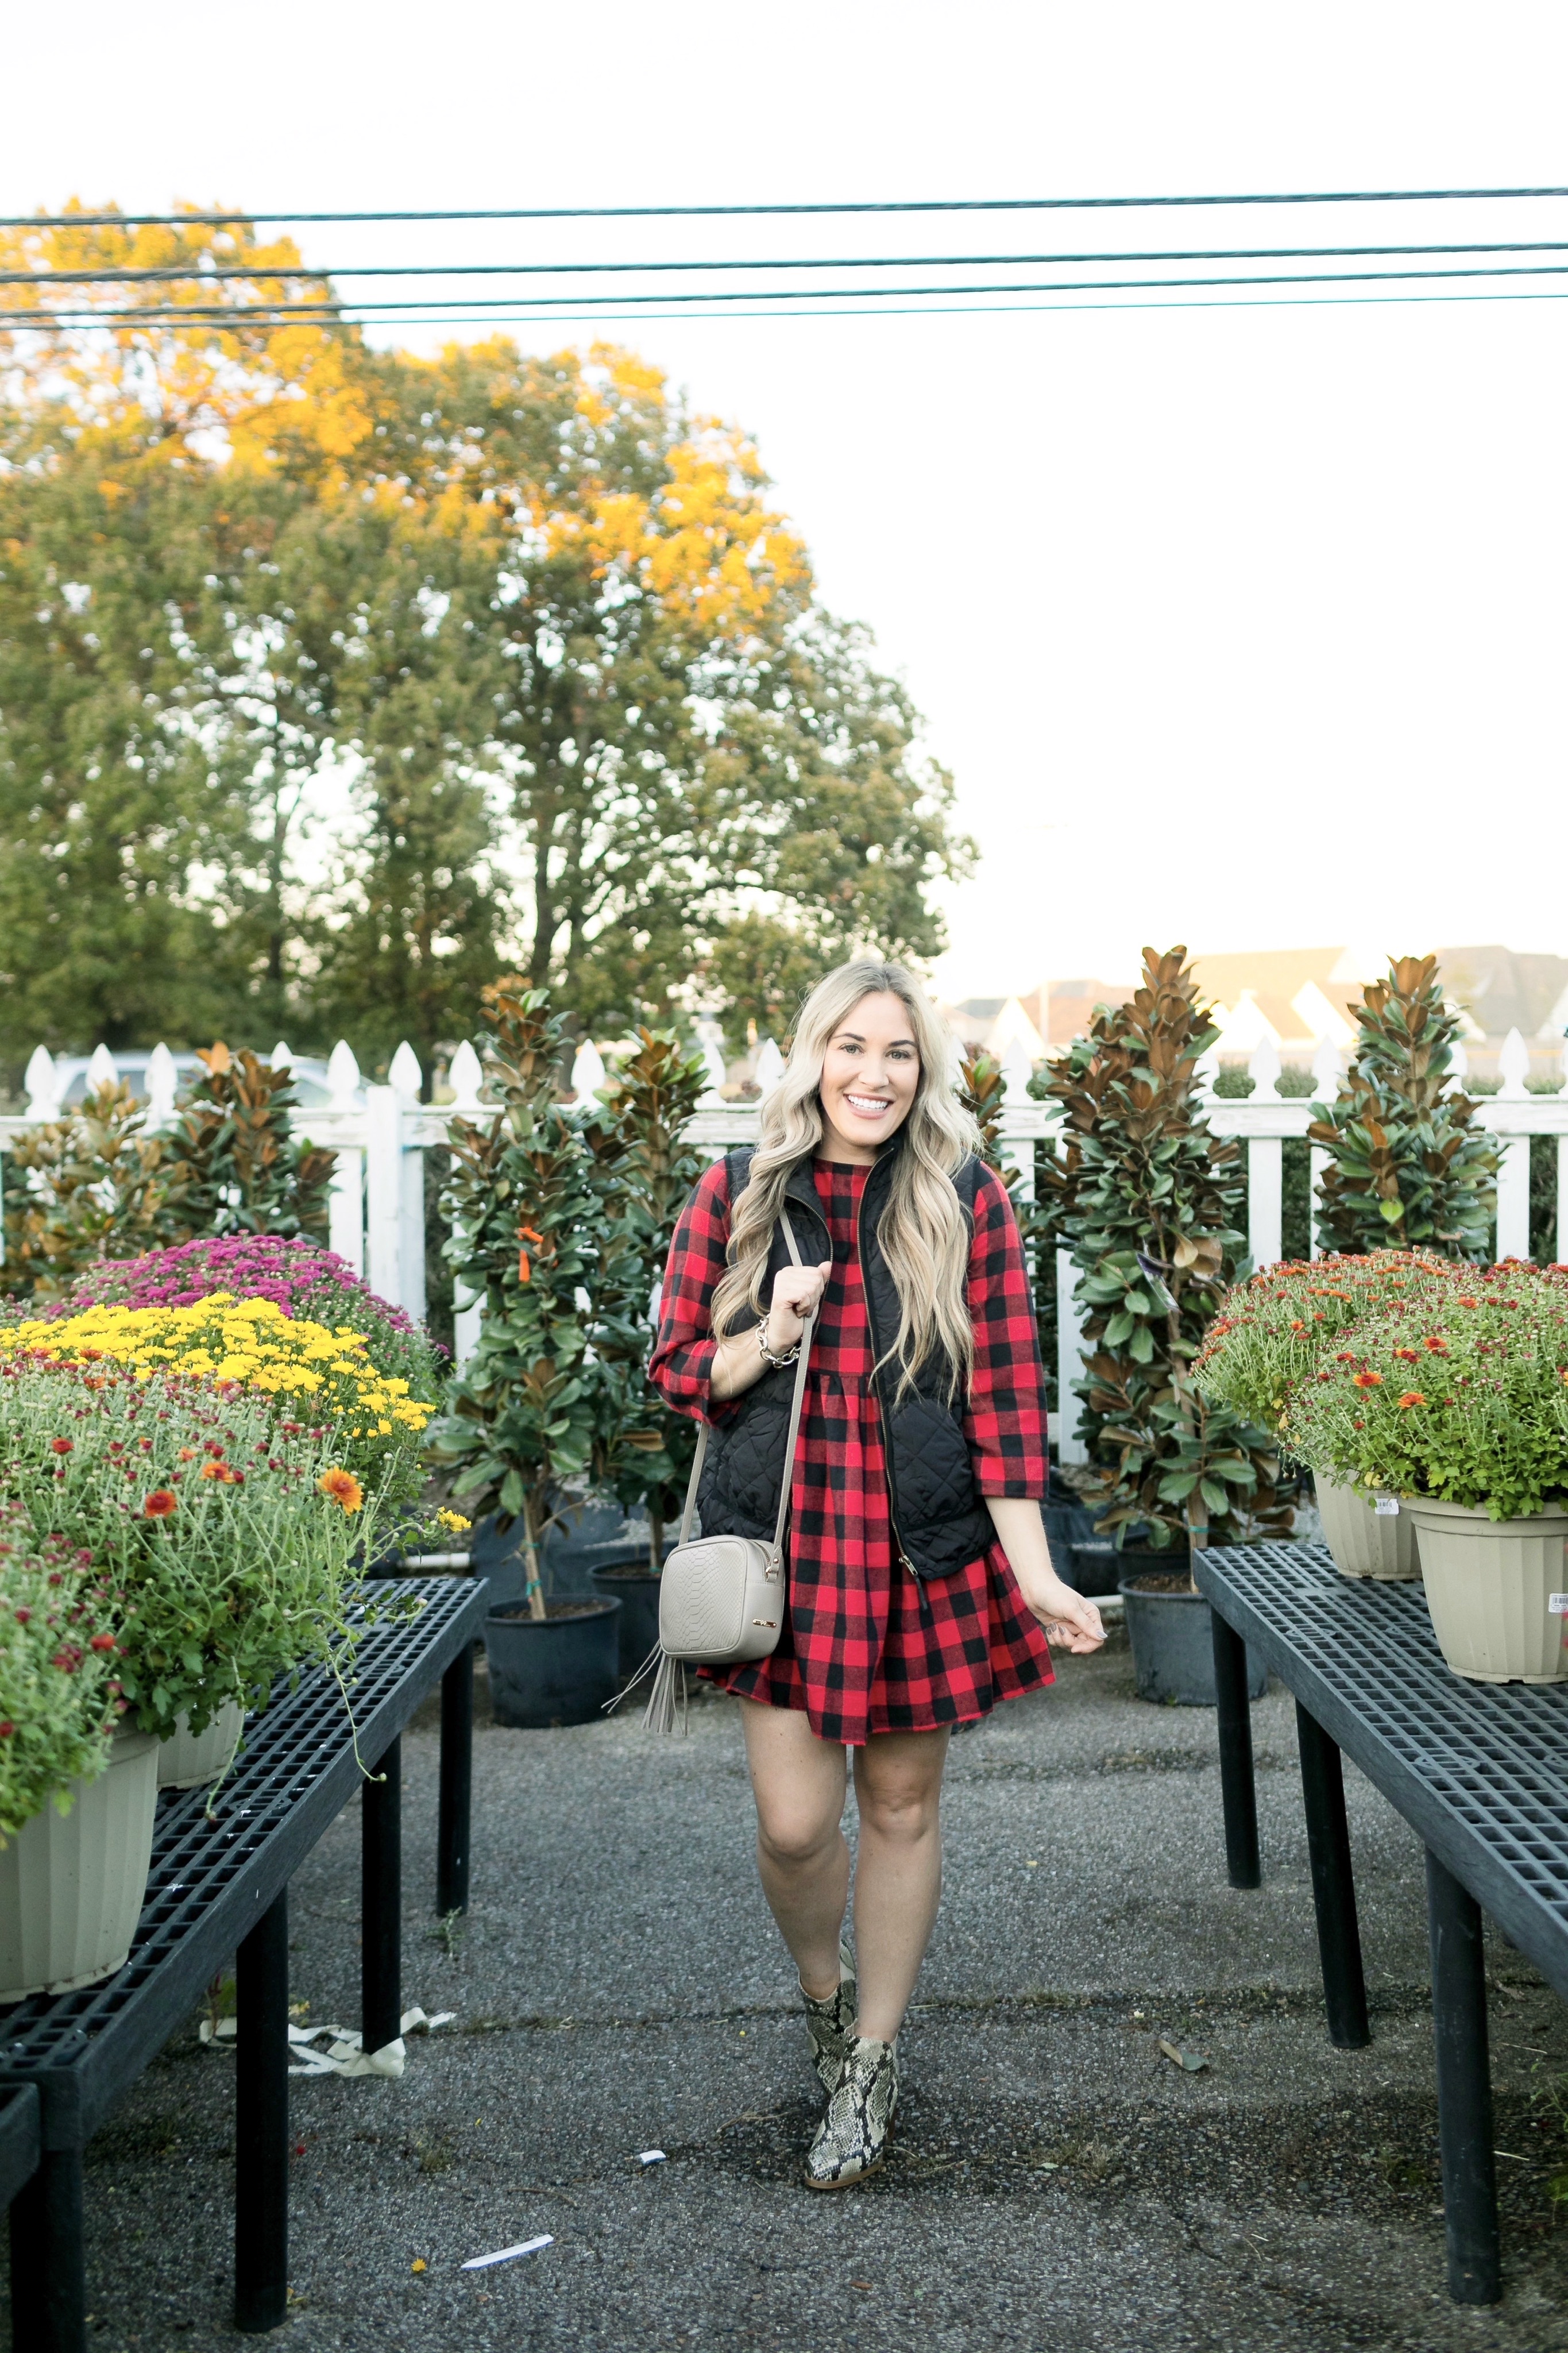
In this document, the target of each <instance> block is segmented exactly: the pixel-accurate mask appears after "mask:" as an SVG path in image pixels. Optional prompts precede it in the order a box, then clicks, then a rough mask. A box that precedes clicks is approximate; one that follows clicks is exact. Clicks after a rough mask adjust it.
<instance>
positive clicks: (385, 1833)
mask: <svg viewBox="0 0 1568 2353" xmlns="http://www.w3.org/2000/svg"><path fill="white" fill-rule="evenodd" d="M360 1862H361V1898H362V1900H361V1914H362V1917H361V1938H362V1943H361V1952H360V1997H361V1999H360V2031H361V2032H362V2033H363V2037H364V2047H365V2050H366V2051H367V2052H371V2051H384V2049H385V2048H386V2045H387V2044H388V2043H389V2042H396V2040H397V2037H398V2035H399V2034H400V2033H401V2032H402V2030H403V1983H402V1980H403V1744H402V1742H401V1741H400V1740H395V1741H393V1743H392V1744H391V1746H390V1747H388V1748H387V1749H386V1751H385V1752H384V1755H383V1756H382V1757H381V1758H380V1759H379V1760H378V1762H377V1764H376V1766H375V1767H374V1774H373V1777H372V1778H371V1779H370V1780H368V1781H366V1782H365V1783H364V1785H363V1789H362V1790H361V1793H360Z"/></svg>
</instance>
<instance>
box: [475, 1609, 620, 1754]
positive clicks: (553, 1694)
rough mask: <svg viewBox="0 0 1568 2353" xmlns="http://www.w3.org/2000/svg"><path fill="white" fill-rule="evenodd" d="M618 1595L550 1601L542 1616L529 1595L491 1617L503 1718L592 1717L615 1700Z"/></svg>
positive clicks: (498, 1708)
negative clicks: (532, 1607) (615, 1598)
mask: <svg viewBox="0 0 1568 2353" xmlns="http://www.w3.org/2000/svg"><path fill="white" fill-rule="evenodd" d="M620 1614H621V1605H620V1603H619V1602H618V1601H608V1600H594V1601H551V1602H547V1603H546V1605H545V1615H544V1616H543V1617H542V1618H533V1617H531V1616H530V1614H529V1610H528V1605H527V1604H526V1602H521V1601H514V1602H510V1603H508V1604H507V1605H506V1606H505V1607H503V1608H502V1609H492V1610H491V1611H490V1613H489V1617H488V1618H487V1619H486V1620H485V1656H486V1658H487V1659H488V1660H489V1671H490V1700H491V1703H492V1704H493V1706H494V1708H495V1716H496V1722H497V1723H498V1724H504V1725H510V1727H511V1728H512V1729H513V1730H514V1731H531V1730H536V1729H541V1728H542V1727H545V1726H548V1725H562V1724H591V1723H592V1722H593V1721H594V1719H595V1717H596V1716H597V1715H598V1714H599V1712H600V1710H601V1709H602V1708H603V1706H604V1704H605V1701H606V1700H610V1699H614V1697H615V1695H616V1683H617V1680H618V1678H617V1675H616V1668H617V1665H618V1663H619V1648H620V1646H619V1642H618V1641H617V1639H616V1637H617V1627H618V1620H619V1618H620Z"/></svg>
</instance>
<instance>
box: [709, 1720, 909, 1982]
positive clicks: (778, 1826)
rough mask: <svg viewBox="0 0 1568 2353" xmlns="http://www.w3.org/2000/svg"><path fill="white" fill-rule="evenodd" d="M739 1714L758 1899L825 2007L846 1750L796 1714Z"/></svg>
mask: <svg viewBox="0 0 1568 2353" xmlns="http://www.w3.org/2000/svg"><path fill="white" fill-rule="evenodd" d="M740 1709H741V1724H742V1728H743V1730H744V1733H745V1737H746V1763H747V1766H748V1767H749V1768H750V1771H751V1776H752V1795H753V1796H754V1797H755V1799H756V1801H757V1871H758V1874H759V1876H760V1877H761V1879H762V1883H763V1894H764V1895H765V1896H766V1897H767V1899H768V1903H769V1905H770V1907H771V1909H772V1911H773V1918H774V1919H775V1920H776V1921H777V1922H778V1924H779V1928H780V1931H781V1932H782V1934H783V1936H784V1943H785V1944H786V1945H787V1946H788V1947H789V1949H790V1952H791V1954H792V1955H793V1956H794V1959H795V1968H797V1969H798V1970H799V1972H800V1981H801V1984H802V1986H803V1987H804V1988H805V1991H806V1992H807V1993H808V1994H810V1995H812V1996H813V1998H814V1999H815V2000H818V2001H826V2000H828V1999H829V1998H830V1997H831V1995H832V1994H833V1992H834V1990H835V1989H836V1988H837V1984H838V1939H839V1936H840V1934H841V1933H842V1930H843V1926H844V1907H845V1905H846V1904H847V1901H848V1895H849V1849H848V1845H847V1842H846V1841H845V1837H844V1831H843V1829H842V1827H841V1818H842V1816H843V1812H844V1797H845V1790H846V1788H847V1778H846V1773H845V1763H844V1751H843V1748H842V1747H841V1746H839V1744H838V1743H837V1741H831V1740H819V1739H818V1738H817V1736H816V1733H815V1732H813V1730H812V1728H811V1725H810V1723H809V1721H808V1720H807V1717H806V1715H805V1711H804V1710H803V1709H801V1708H797V1707H763V1706H761V1705H760V1704H758V1702H757V1701H756V1700H752V1699H742V1701H741V1702H740ZM916 1967H917V1968H918V1967H919V1962H918V1960H917V1962H916ZM910 1982H911V1983H912V1982H913V1980H912V1978H911V1980H910Z"/></svg>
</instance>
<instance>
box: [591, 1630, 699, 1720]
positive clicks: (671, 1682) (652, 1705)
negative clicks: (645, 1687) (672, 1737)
mask: <svg viewBox="0 0 1568 2353" xmlns="http://www.w3.org/2000/svg"><path fill="white" fill-rule="evenodd" d="M648 1675H652V1676H653V1683H652V1687H651V1689H650V1691H649V1694H648V1703H647V1708H646V1709H645V1710H644V1712H643V1720H642V1722H643V1730H644V1731H645V1732H659V1733H668V1732H673V1731H674V1730H675V1717H676V1704H677V1703H676V1694H677V1691H678V1689H679V1711H680V1729H681V1731H682V1732H683V1733H684V1732H685V1731H686V1730H687V1729H688V1726H687V1721H686V1668H685V1665H684V1663H683V1662H682V1661H680V1660H679V1659H672V1658H671V1657H670V1655H669V1653H668V1651H666V1649H665V1648H664V1645H663V1643H662V1642H656V1643H655V1644H654V1646H653V1648H652V1650H651V1651H649V1652H648V1654H647V1658H646V1659H645V1660H644V1661H643V1662H642V1664H641V1666H640V1667H639V1668H638V1669H637V1672H636V1674H635V1675H633V1677H632V1679H631V1681H630V1682H629V1683H626V1684H624V1685H623V1687H622V1688H621V1690H619V1691H618V1692H617V1693H616V1695H615V1697H614V1699H607V1700H606V1701H605V1705H604V1713H605V1715H609V1714H610V1713H611V1711H612V1710H613V1709H615V1708H617V1707H619V1705H620V1704H621V1702H622V1701H623V1700H624V1699H629V1698H630V1697H631V1695H632V1694H633V1692H635V1691H636V1689H637V1685H638V1684H639V1683H642V1682H643V1681H644V1680H645V1679H646V1678H647V1676H648Z"/></svg>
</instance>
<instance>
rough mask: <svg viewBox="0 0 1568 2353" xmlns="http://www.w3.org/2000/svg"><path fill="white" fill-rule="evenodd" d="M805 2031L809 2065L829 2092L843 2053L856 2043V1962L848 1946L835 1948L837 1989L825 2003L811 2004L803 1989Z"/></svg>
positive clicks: (809, 1997)
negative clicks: (808, 2044)
mask: <svg viewBox="0 0 1568 2353" xmlns="http://www.w3.org/2000/svg"><path fill="white" fill-rule="evenodd" d="M800 1990H801V1995H802V1998H803V1999H804V2000H805V2024H806V2031H807V2032H808V2033H809V2034H810V2036H811V2063H812V2065H813V2066H814V2067H815V2068H816V2072H817V2074H818V2075H819V2076H820V2077H821V2079H822V2088H823V2090H824V2091H825V2092H827V2093H831V2092H832V2090H833V2087H834V2085H835V2084H837V2081H838V2071H839V2069H840V2068H841V2067H842V2066H843V2064H844V2054H845V2052H847V2050H848V2048H849V2045H850V2044H851V2043H852V2042H854V2040H855V2008H856V1993H855V1961H854V1957H853V1956H852V1954H851V1953H850V1950H849V1947H848V1946H847V1945H842V1944H841V1945H840V1946H839V1947H838V1989H837V1992H836V1993H835V1994H833V1995H832V1996H831V1997H830V1998H829V1999H828V2000H826V2001H814V2000H812V1997H811V1996H810V1994H808V1993H807V1992H806V1990H805V1987H804V1986H802V1987H801V1989H800Z"/></svg>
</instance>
